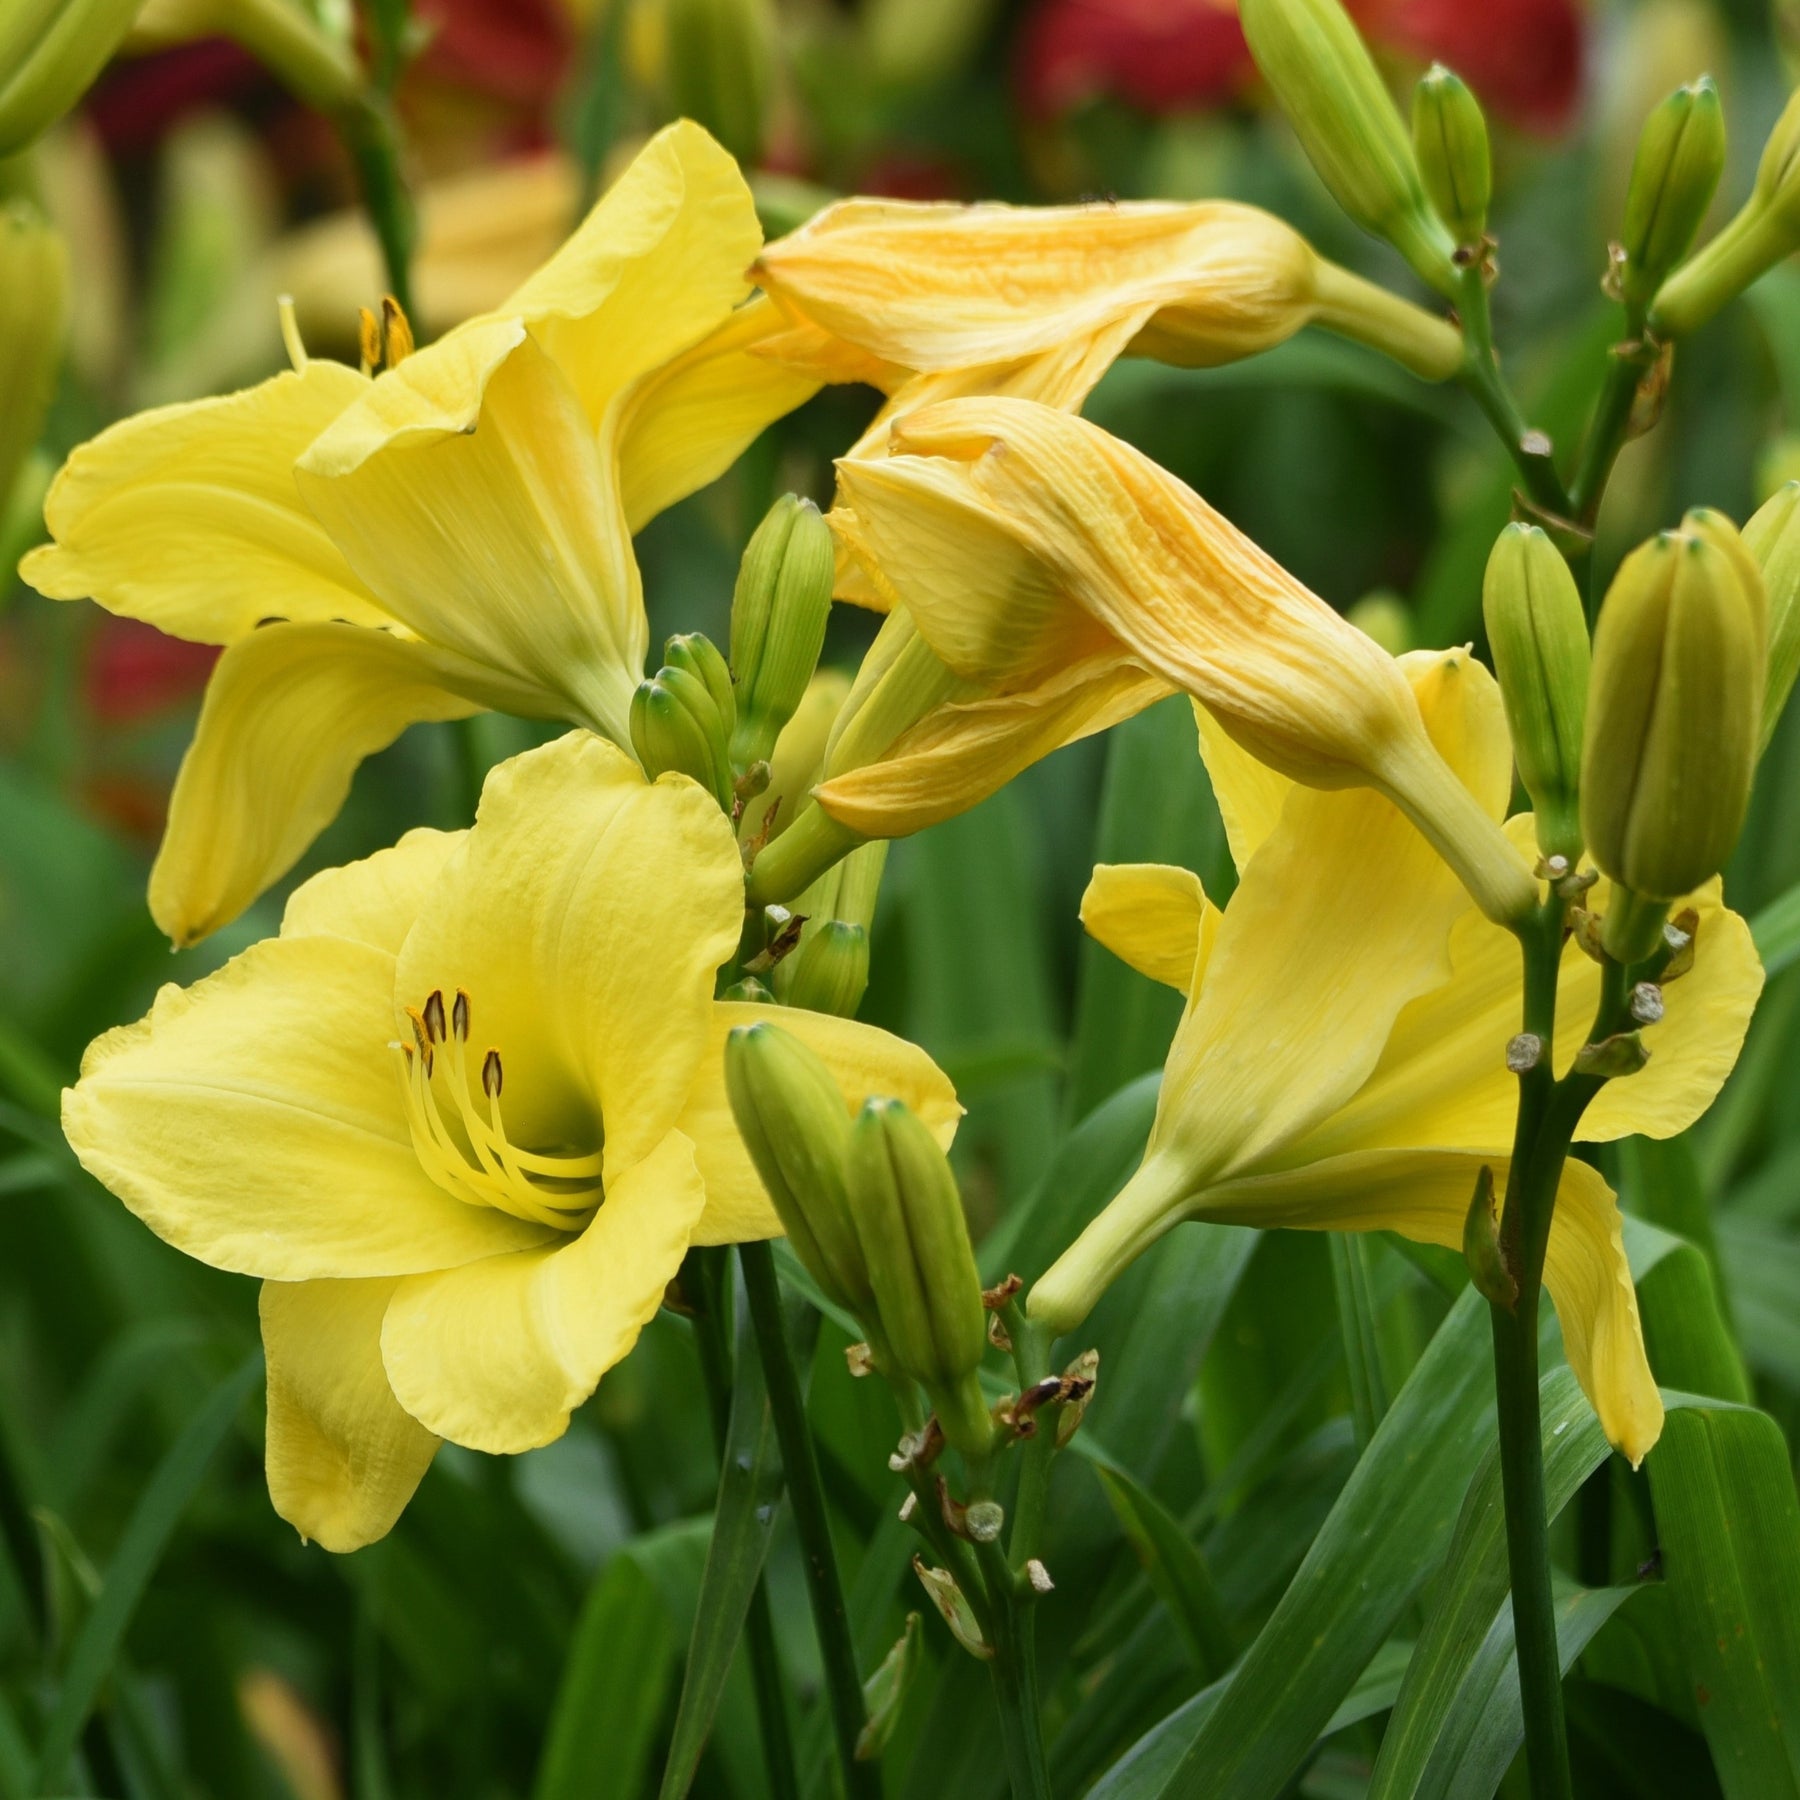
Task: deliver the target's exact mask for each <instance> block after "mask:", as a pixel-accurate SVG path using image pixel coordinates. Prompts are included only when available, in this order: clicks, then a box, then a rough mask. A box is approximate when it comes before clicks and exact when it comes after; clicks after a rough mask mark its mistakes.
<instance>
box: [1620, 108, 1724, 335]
mask: <svg viewBox="0 0 1800 1800" xmlns="http://www.w3.org/2000/svg"><path fill="white" fill-rule="evenodd" d="M1724 170H1725V114H1724V112H1723V111H1722V110H1721V109H1720V106H1719V90H1718V87H1717V85H1716V84H1715V83H1714V81H1713V78H1712V77H1711V76H1710V75H1702V76H1701V77H1700V79H1699V80H1698V81H1694V82H1690V83H1689V84H1688V85H1687V86H1686V87H1678V88H1677V89H1676V90H1675V91H1674V93H1672V94H1671V95H1670V96H1669V97H1668V99H1666V100H1665V101H1664V102H1663V103H1662V105H1660V106H1659V107H1658V108H1657V109H1656V110H1655V112H1653V113H1652V114H1651V115H1650V117H1649V118H1648V119H1646V120H1645V122H1644V130H1643V134H1642V136H1640V137H1639V139H1638V146H1637V156H1636V158H1635V160H1634V161H1633V162H1632V165H1631V185H1630V187H1629V188H1628V189H1627V190H1626V195H1625V224H1624V228H1623V230H1622V231H1621V232H1620V234H1619V244H1620V248H1621V249H1622V250H1623V251H1624V253H1625V255H1624V261H1623V263H1622V265H1621V266H1620V270H1619V292H1620V294H1621V296H1622V297H1623V298H1624V300H1625V303H1626V304H1627V305H1628V306H1632V307H1641V306H1645V305H1647V304H1648V303H1649V301H1650V300H1651V298H1652V297H1653V296H1654V295H1655V293H1656V290H1657V289H1658V288H1659V287H1661V286H1662V284H1663V282H1664V281H1665V280H1667V279H1668V275H1669V272H1670V270H1672V269H1673V268H1675V266H1676V265H1677V264H1678V263H1679V262H1680V261H1681V259H1682V258H1683V257H1684V256H1686V255H1687V253H1688V250H1689V248H1690V246H1691V245H1692V244H1693V241H1694V233H1695V232H1697V231H1698V230H1699V229H1700V221H1701V220H1702V219H1704V218H1705V217H1706V209H1707V207H1708V206H1710V205H1711V204H1712V197H1713V193H1714V191H1715V190H1716V189H1717V187H1718V185H1719V177H1720V175H1721V174H1723V173H1724Z"/></svg>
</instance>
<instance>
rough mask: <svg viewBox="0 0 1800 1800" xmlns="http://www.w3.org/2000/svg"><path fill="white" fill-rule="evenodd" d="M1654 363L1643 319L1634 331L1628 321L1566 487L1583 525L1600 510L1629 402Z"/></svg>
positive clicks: (1620, 446)
mask: <svg viewBox="0 0 1800 1800" xmlns="http://www.w3.org/2000/svg"><path fill="white" fill-rule="evenodd" d="M1655 362H1656V348H1655V346H1654V344H1652V343H1650V342H1648V341H1647V340H1646V339H1645V338H1644V335H1643V326H1642V322H1641V321H1639V322H1638V324H1637V329H1636V331H1632V330H1631V329H1630V325H1629V323H1628V326H1627V336H1626V338H1625V340H1624V341H1623V342H1622V343H1618V344H1614V345H1613V347H1612V354H1611V358H1610V360H1609V361H1608V363H1607V368H1606V380H1605V381H1604V382H1603V383H1602V384H1601V388H1600V398H1599V401H1598V402H1597V403H1596V405H1595V407H1594V417H1593V419H1592V421H1591V422H1590V424H1589V426H1588V434H1587V439H1586V441H1585V442H1584V443H1583V444H1582V446H1581V461H1580V463H1579V464H1578V465H1577V467H1576V470H1575V479H1574V481H1573V482H1572V483H1571V485H1570V488H1569V499H1570V501H1571V502H1572V504H1573V505H1574V508H1575V517H1576V518H1577V519H1578V520H1580V522H1581V523H1582V524H1584V525H1590V526H1591V525H1592V524H1593V522H1594V518H1595V515H1596V514H1597V513H1598V512H1599V511H1600V499H1601V496H1602V495H1603V494H1604V493H1605V492H1606V483H1607V478H1608V477H1609V476H1610V475H1611V474H1612V469H1613V464H1614V463H1615V462H1616V461H1617V460H1618V456H1619V452H1620V451H1621V450H1622V449H1623V448H1624V447H1625V438H1626V433H1627V431H1628V430H1629V429H1630V425H1631V408H1632V403H1633V402H1634V401H1635V400H1636V399H1637V391H1638V387H1639V385H1640V384H1641V383H1642V381H1643V379H1644V376H1645V375H1646V374H1647V373H1648V372H1649V371H1650V369H1651V368H1652V367H1653V366H1654V365H1655Z"/></svg>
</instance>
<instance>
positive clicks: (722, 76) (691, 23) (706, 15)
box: [663, 0, 775, 163]
mask: <svg viewBox="0 0 1800 1800" xmlns="http://www.w3.org/2000/svg"><path fill="white" fill-rule="evenodd" d="M663 30H664V36H665V43H666V46H667V52H668V63H667V68H668V87H669V99H670V101H671V103H672V104H673V106H674V109H675V111H677V112H678V113H683V114H685V115H686V116H687V117H688V118H690V119H697V120H698V121H699V122H700V123H701V124H702V125H704V126H705V127H706V129H707V130H708V131H710V132H711V133H712V134H713V136H714V137H716V138H717V139H718V140H719V142H720V143H721V144H723V145H724V146H725V148H726V149H727V150H729V151H730V152H731V154H732V155H733V156H735V157H736V158H737V159H738V161H739V162H741V163H753V162H755V161H757V160H758V158H759V157H760V156H761V155H762V146H763V133H764V130H765V129H766V127H767V125H768V115H769V97H770V90H771V89H772V87H773V86H774V74H775V9H774V6H773V4H772V0H664V3H663Z"/></svg>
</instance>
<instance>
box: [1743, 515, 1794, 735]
mask: <svg viewBox="0 0 1800 1800" xmlns="http://www.w3.org/2000/svg"><path fill="white" fill-rule="evenodd" d="M1743 538H1744V548H1745V549H1746V550H1748V551H1749V552H1750V554H1751V555H1752V556H1753V557H1755V559H1756V564H1757V567H1758V568H1759V569H1761V571H1762V578H1763V592H1764V594H1765V595H1766V597H1767V599H1768V603H1769V670H1768V674H1767V676H1766V677H1765V679H1764V683H1763V701H1762V735H1761V736H1760V738H1759V739H1758V740H1757V755H1758V756H1759V757H1760V756H1761V755H1762V753H1763V751H1765V750H1767V749H1768V747H1769V739H1770V738H1772V737H1773V736H1774V735H1775V727H1776V726H1777V725H1779V724H1780V723H1781V714H1782V709H1783V708H1784V707H1785V706H1786V705H1787V701H1788V695H1789V694H1790V693H1791V692H1792V691H1793V687H1794V677H1795V676H1796V675H1800V481H1790V482H1788V483H1787V484H1786V485H1785V486H1784V487H1781V488H1778V489H1777V490H1776V491H1775V492H1774V493H1773V494H1771V495H1770V496H1769V498H1768V499H1767V500H1766V501H1764V502H1763V504H1762V505H1761V506H1760V507H1758V508H1757V510H1756V512H1755V513H1753V514H1752V515H1751V517H1750V521H1749V523H1748V524H1746V525H1745V527H1744V531H1743Z"/></svg>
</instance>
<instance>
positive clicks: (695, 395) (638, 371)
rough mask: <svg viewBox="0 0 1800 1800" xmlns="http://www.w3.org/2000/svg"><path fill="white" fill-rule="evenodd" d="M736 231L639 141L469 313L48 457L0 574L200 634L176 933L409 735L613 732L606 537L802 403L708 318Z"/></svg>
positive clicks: (680, 149) (734, 296)
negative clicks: (539, 258) (19, 556)
mask: <svg viewBox="0 0 1800 1800" xmlns="http://www.w3.org/2000/svg"><path fill="white" fill-rule="evenodd" d="M759 241H760V232H759V229H758V226H757V222H756V214H755V210H754V208H753V206H752V204H751V200H750V194H749V190H748V189H747V188H746V187H745V185H744V182H743V178H742V176H741V175H740V174H739V173H738V170H737V166H736V164H735V163H733V162H732V160H731V159H730V157H728V156H727V155H726V154H725V152H724V151H723V150H721V149H720V148H719V147H718V145H717V144H715V143H714V142H713V141H712V139H711V138H709V137H708V136H707V135H706V134H705V133H704V132H703V131H701V130H700V129H699V127H698V126H695V125H691V124H685V123H684V124H680V125H675V126H671V127H670V128H669V129H668V130H666V131H664V132H662V133H661V134H660V135H659V136H658V137H656V138H655V139H654V140H652V142H651V143H650V144H649V145H648V146H647V147H646V148H645V150H644V151H643V152H642V153H641V154H640V155H639V157H638V158H637V160H636V161H635V162H634V163H633V164H632V166H631V167H630V169H629V170H628V171H627V172H626V173H625V175H624V176H623V177H622V178H621V179H620V181H619V182H618V184H617V185H616V186H615V187H614V188H613V189H612V191H611V192H610V193H609V194H607V195H606V197H605V198H604V199H602V200H601V201H600V203H599V204H598V205H597V206H596V207H595V208H594V210H593V212H591V213H590V214H589V215H588V218H587V220H586V221H585V222H584V223H583V224H582V225H581V227H580V228H579V229H578V230H577V231H576V232H575V234H574V235H573V236H572V237H571V238H570V239H569V241H568V243H567V244H566V245H564V247H563V248H562V250H561V251H559V252H558V253H557V255H556V256H555V257H553V258H552V259H551V260H550V261H549V262H548V263H546V264H545V265H544V267H543V268H541V269H540V270H538V271H537V273H536V274H535V275H533V276H532V277H531V278H530V279H529V280H528V281H527V282H526V283H525V284H524V286H522V287H521V288H519V289H518V291H517V292H515V293H514V294H513V295H512V296H511V298H510V299H509V300H507V302H506V303H505V305H504V306H502V307H501V308H500V309H499V310H498V311H497V312H495V313H492V314H488V315H484V316H481V317H478V318H475V319H472V320H470V321H469V322H468V323H467V324H465V325H463V326H461V327H460V328H459V329H458V330H456V331H454V332H452V333H451V334H450V335H449V336H448V337H445V338H443V339H442V340H440V341H439V342H438V343H435V344H433V345H431V346H429V347H428V348H426V349H424V350H421V351H418V352H417V353H416V354H413V355H410V356H406V357H405V358H404V360H401V361H399V362H398V363H397V364H396V365H395V366H393V367H391V368H387V369H385V370H383V371H382V372H381V373H380V374H379V375H378V376H376V377H375V378H374V379H373V380H371V379H369V378H368V377H367V376H365V375H363V374H360V373H358V371H356V370H355V369H351V368H348V367H346V366H344V365H343V364H341V363H334V362H326V361H320V360H313V361H310V362H306V363H305V364H304V366H303V367H300V368H297V369H296V370H295V371H294V372H292V373H289V374H283V375H277V376H275V377H274V378H272V379H271V380H269V381H266V382H264V383H262V384H261V385H260V386H258V387H255V388H251V389H248V390H246V391H245V392H243V393H239V394H233V395H230V396H227V397H225V398H223V399H215V400H203V401H198V402H195V403H193V404H185V405H178V406H171V407H165V408H162V409H160V410H158V411H155V412H150V413H145V414H143V415H141V416H139V417H137V418H134V419H129V420H126V421H125V422H123V423H122V424H120V425H117V426H114V427H113V428H112V429H111V430H109V431H106V432H104V433H102V434H101V436H99V437H98V438H96V439H95V440H94V441H93V442H92V443H90V444H87V445H84V446H83V447H82V448H81V449H79V450H77V451H76V452H75V454H74V455H73V456H72V457H71V458H70V459H69V462H68V465H67V467H66V468H64V470H63V471H62V473H61V474H60V475H59V476H58V478H57V481H56V484H55V486H54V487H53V488H52V490H51V493H50V497H49V500H48V502H47V504H46V508H45V516H46V519H47V522H48V524H49V526H50V529H51V532H52V534H53V536H54V538H55V542H54V543H52V544H49V545H46V546H45V547H43V548H42V549H40V550H38V551H35V552H34V553H33V554H32V555H31V556H30V557H28V558H27V559H26V561H25V564H24V566H23V571H22V572H23V573H24V575H25V577H26V579H27V580H29V581H30V582H31V583H32V584H33V585H34V586H36V587H37V588H38V589H39V590H40V591H41V592H43V593H45V594H47V595H49V596H50V597H52V598H54V599H79V598H82V597H86V596H92V597H93V598H94V599H96V600H98V601H99V602H100V604H101V605H103V606H105V607H107V608H108V609H109V610H110V611H113V612H117V613H123V614H125V615H127V616H129V617H133V618H141V619H146V620H148V621H149V622H150V623H152V624H154V625H157V626H158V627H160V628H161V629H162V630H165V631H168V632H170V633H172V634H173V635H176V636H179V637H186V638H192V639H195V640H198V641H201V642H206V643H218V644H223V645H225V646H226V650H225V654H224V655H223V656H222V657H221V658H220V660H219V664H218V667H217V669H216V671H215V672H214V675H213V677H212V681H211V683H210V685H209V687H208V689H207V694H206V700H205V704H204V706H203V708H202V711H201V716H200V725H199V730H198V732H197V734H196V736H195V740H194V744H193V746H192V748H191V749H190V750H189V752H188V755H187V758H186V760H185V762H184V763H183V765H182V770H181V774H180V777H179V779H178V780H177V783H176V787H175V793H174V797H173V799H172V801H171V805H170V816H169V826H168V832H167V835H166V836H165V839H164V842H163V847H162V852H161V854H160V855H159V857H158V859H157V863H156V867H155V870H154V871H153V873H152V876H151V884H150V905H151V911H152V912H153V913H154V914H155V916H156V920H157V922H158V924H160V925H161V926H162V928H163V929H164V930H165V931H166V932H168V934H169V935H170V937H172V938H173V939H174V940H175V941H176V942H177V943H189V942H192V941H193V940H195V939H196V938H200V937H204V936H205V935H206V934H207V933H208V932H210V931H212V930H214V929H216V928H217V927H218V926H220V925H222V924H224V923H225V922H226V921H227V920H229V919H231V918H233V917H234V916H235V915H236V914H237V913H238V912H240V911H241V910H242V909H243V908H244V907H245V906H247V905H248V904H249V903H250V901H251V900H252V899H254V898H255V897H256V895H257V894H259V893H260V892H261V891H262V890H263V889H264V888H265V887H267V886H268V885H269V884H270V883H271V882H272V881H274V880H275V879H277V878H278V877H279V876H280V875H281V874H282V873H284V872H285V871H286V870H287V869H288V868H289V867H291V866H292V864H293V862H294V860H295V858H296V857H298V856H299V855H300V853H301V852H302V851H303V850H304V849H305V848H306V846H307V845H308V844H309V843H310V842H311V841H312V839H313V838H314V837H315V836H316V835H317V834H318V832H319V831H320V830H321V829H322V828H323V827H324V826H325V825H326V824H327V823H328V822H329V821H330V819H331V818H332V817H333V815H334V814H335V813H336V812H337V810H338V808H339V807H340V806H341V805H342V803H343V799H344V795H345V793H346V792H347V791H348V787H349V783H350V778H351V776H352V774H353V773H354V771H355V768H356V765H357V764H358V763H359V762H360V761H361V760H362V759H363V758H364V757H365V756H367V755H369V754H370V753H371V752H373V751H375V750H377V749H379V748H381V747H382V746H384V745H386V744H388V743H390V742H392V740H393V739H394V738H395V737H396V736H398V735H399V733H400V732H401V731H402V730H404V729H405V727H406V726H408V725H410V724H412V723H414V722H415V721H419V720H424V719H447V718H457V717H462V716H465V715H467V714H469V713H473V712H477V711H480V710H481V709H482V708H484V707H497V708H501V709H503V710H506V711H511V712H517V713H523V714H528V715H533V716H538V717H545V718H557V719H566V720H568V721H570V722H571V723H574V724H581V725H586V726H589V727H591V728H592V729H594V730H596V731H599V732H601V733H603V734H605V735H606V736H609V737H611V738H613V739H615V740H616V741H618V742H620V743H627V742H629V734H628V724H627V718H628V711H629V706H630V700H631V694H632V690H633V688H634V687H635V686H636V684H637V682H638V680H639V679H640V677H641V675H642V672H643V661H644V652H645V649H646V647H647V638H648V626H647V623H646V620H645V616H644V608H643V599H642V594H641V592H640V587H639V580H638V571H637V565H636V562H635V561H634V559H633V556H632V552H631V536H632V533H633V532H635V531H636V530H637V529H638V528H639V527H640V526H642V525H643V524H644V522H645V521H646V520H648V519H650V518H651V517H653V516H654V515H655V514H656V513H658V512H659V511H661V510H662V509H663V508H664V507H666V506H669V505H671V504H672V503H673V502H674V501H676V500H678V499H680V498H681V497H682V496H683V495H685V494H688V493H690V492H692V491H693V490H694V489H696V488H698V487H700V486H701V485H703V484H704V483H705V482H707V481H710V480H711V479H713V478H714V477H715V476H716V475H718V474H719V473H720V472H721V471H722V470H724V469H725V468H726V467H727V466H728V465H729V464H730V462H731V461H732V460H733V458H735V457H736V455H737V454H738V452H739V451H740V450H742V448H743V447H744V445H745V444H747V443H748V442H749V441H750V439H751V438H753V437H754V436H755V435H756V433H757V432H758V431H759V430H761V429H762V427H763V426H764V425H766V424H767V423H768V422H769V420H771V419H772V418H775V417H777V416H779V414H781V413H782V412H785V411H787V410H788V409H789V408H791V407H792V406H794V405H796V404H798V402H799V401H800V400H802V399H804V398H805V397H806V395H807V394H809V393H810V392H811V391H812V390H813V388H814V386H816V383H814V382H813V381H812V380H811V379H810V378H808V377H804V376H800V375H796V374H795V373H794V372H792V371H790V370H787V369H784V368H782V367H781V366H779V365H777V364H774V363H771V362H769V361H768V360H767V359H765V358H761V357H757V356H754V355H752V354H751V353H750V352H751V348H752V346H753V345H754V344H755V343H756V342H757V341H759V339H760V338H761V337H762V336H764V335H765V334H766V333H767V331H768V330H769V328H770V326H771V324H772V323H774V321H775V314H774V309H773V307H772V306H770V305H769V304H768V303H767V302H763V303H761V304H760V305H759V304H752V305H750V306H740V304H739V303H740V302H741V301H742V300H743V299H744V297H745V295H746V294H747V293H748V291H749V288H748V283H747V282H746V280H745V277H744V269H745V267H746V265H747V264H748V262H749V261H750V259H751V257H753V256H754V255H755V253H756V248H757V245H758V243H759Z"/></svg>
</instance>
